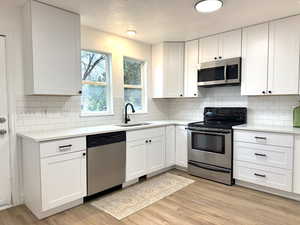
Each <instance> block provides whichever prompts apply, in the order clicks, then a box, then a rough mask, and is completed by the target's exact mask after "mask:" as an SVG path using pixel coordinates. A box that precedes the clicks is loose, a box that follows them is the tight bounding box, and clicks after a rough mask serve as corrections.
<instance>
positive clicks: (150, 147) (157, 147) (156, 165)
mask: <svg viewBox="0 0 300 225" xmlns="http://www.w3.org/2000/svg"><path fill="white" fill-rule="evenodd" d="M164 138H165V137H164V136H161V137H153V138H149V140H148V144H147V145H146V146H147V173H148V174H149V173H152V172H155V171H158V170H160V169H163V168H164V166H165V142H164Z"/></svg>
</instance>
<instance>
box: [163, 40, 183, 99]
mask: <svg viewBox="0 0 300 225" xmlns="http://www.w3.org/2000/svg"><path fill="white" fill-rule="evenodd" d="M183 64H184V43H183V42H167V43H164V65H163V66H164V74H163V75H164V85H165V88H166V90H165V92H164V93H165V97H167V98H178V97H183V82H184V79H183V77H184V65H183Z"/></svg>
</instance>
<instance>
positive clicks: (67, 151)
mask: <svg viewBox="0 0 300 225" xmlns="http://www.w3.org/2000/svg"><path fill="white" fill-rule="evenodd" d="M22 145H23V146H22V149H23V177H24V198H25V204H26V206H27V207H28V208H29V209H30V210H31V211H32V212H33V213H34V214H35V215H36V216H37V217H38V218H39V219H42V218H45V217H47V216H50V215H52V214H54V213H57V212H60V211H63V210H66V209H68V208H71V207H74V206H76V205H79V204H81V203H82V202H83V197H85V196H86V192H87V190H86V188H87V187H86V138H85V137H78V138H69V139H61V140H55V141H46V142H35V141H33V140H32V139H29V138H23V139H22Z"/></svg>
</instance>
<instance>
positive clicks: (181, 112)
mask: <svg viewBox="0 0 300 225" xmlns="http://www.w3.org/2000/svg"><path fill="white" fill-rule="evenodd" d="M200 96H201V97H199V98H190V99H149V101H148V109H149V110H148V111H149V113H147V114H138V115H132V116H131V118H132V120H133V121H144V120H163V119H178V120H196V121H199V120H202V119H203V109H204V107H208V106H210V107H222V106H224V107H226V106H227V107H248V123H252V124H261V125H289V126H291V125H292V124H293V108H294V107H296V106H297V105H299V104H300V103H299V100H300V98H299V96H260V97H247V96H241V95H240V87H237V86H233V87H230V86H229V87H214V88H201V89H200ZM123 106H124V102H123V99H122V98H114V115H111V116H100V117H81V116H80V97H78V96H75V97H61V96H60V97H54V96H23V95H22V96H19V97H18V99H17V123H16V125H17V126H16V127H17V131H27V130H46V129H60V128H72V127H82V126H96V125H105V124H118V123H121V122H122V120H123Z"/></svg>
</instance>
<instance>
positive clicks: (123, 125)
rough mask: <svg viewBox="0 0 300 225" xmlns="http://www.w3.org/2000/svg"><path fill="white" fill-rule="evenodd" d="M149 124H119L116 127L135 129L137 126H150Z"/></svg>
mask: <svg viewBox="0 0 300 225" xmlns="http://www.w3.org/2000/svg"><path fill="white" fill-rule="evenodd" d="M150 124H151V123H132V124H120V125H117V126H118V127H137V126H145V125H150Z"/></svg>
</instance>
